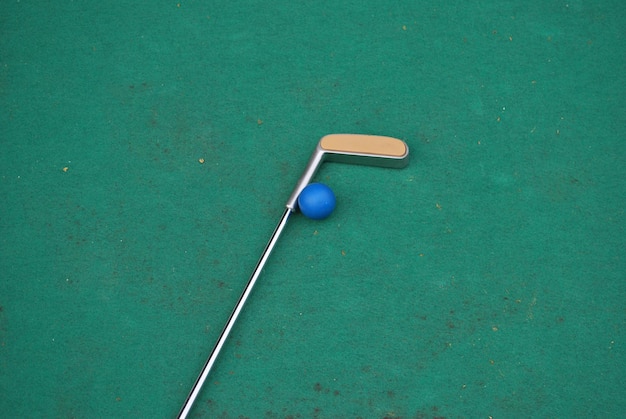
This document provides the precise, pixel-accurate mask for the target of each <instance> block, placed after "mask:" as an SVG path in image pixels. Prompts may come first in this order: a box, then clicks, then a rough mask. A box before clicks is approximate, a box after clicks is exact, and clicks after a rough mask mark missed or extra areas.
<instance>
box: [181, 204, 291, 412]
mask: <svg viewBox="0 0 626 419" xmlns="http://www.w3.org/2000/svg"><path fill="white" fill-rule="evenodd" d="M291 213H292V210H291V209H289V208H287V209H286V210H285V212H284V213H283V216H282V217H281V219H280V222H279V223H278V225H277V226H276V229H275V230H274V233H272V237H271V238H270V241H269V242H268V243H267V245H266V246H265V250H263V254H262V255H261V258H260V259H259V261H258V262H257V264H256V267H255V268H254V271H253V272H252V276H250V280H249V281H248V284H247V285H246V288H245V289H244V290H243V293H242V294H241V297H239V301H237V305H236V306H235V309H234V310H233V312H232V313H231V315H230V317H229V318H228V321H227V322H226V325H225V326H224V330H222V333H221V334H220V337H219V339H218V340H217V343H216V344H215V347H214V348H213V350H212V351H211V355H210V356H209V359H207V361H206V363H205V364H204V367H203V368H202V372H201V373H200V375H199V376H198V378H197V380H196V382H195V384H194V385H193V387H192V389H191V392H190V393H189V396H187V400H185V404H184V405H183V407H182V409H181V410H180V413H179V414H178V417H179V418H181V419H184V418H186V417H187V415H188V414H189V411H190V410H191V407H192V406H193V403H194V402H195V400H196V398H197V397H198V394H199V393H200V390H201V389H202V386H203V385H204V382H205V381H206V379H207V377H208V375H209V371H210V370H211V367H213V364H214V363H215V360H216V359H217V356H218V355H219V353H220V350H221V349H222V347H223V346H224V343H225V342H226V339H227V338H228V334H229V333H230V331H231V329H232V328H233V325H234V324H235V322H236V321H237V317H238V316H239V313H241V309H242V308H243V306H244V304H245V303H246V300H247V299H248V297H249V296H250V292H251V291H252V287H254V284H255V283H256V281H257V279H259V275H260V274H261V271H262V270H263V266H265V262H267V259H268V258H269V256H270V253H272V249H274V246H275V245H276V242H277V241H278V238H279V237H280V234H281V233H282V231H283V229H284V228H285V225H286V224H287V220H288V219H289V215H291Z"/></svg>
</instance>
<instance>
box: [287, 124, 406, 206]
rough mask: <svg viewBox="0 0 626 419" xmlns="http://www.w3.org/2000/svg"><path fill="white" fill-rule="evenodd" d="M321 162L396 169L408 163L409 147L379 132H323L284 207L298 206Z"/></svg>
mask: <svg viewBox="0 0 626 419" xmlns="http://www.w3.org/2000/svg"><path fill="white" fill-rule="evenodd" d="M324 161H331V162H338V163H349V164H362V165H368V166H378V167H390V168H396V169H399V168H402V167H404V166H406V165H407V164H408V163H409V147H408V146H407V145H406V143H405V142H404V141H402V140H399V139H397V138H393V137H384V136H380V135H363V134H331V135H326V136H325V137H322V139H321V140H320V142H319V143H318V144H317V147H316V148H315V151H314V152H313V155H312V156H311V159H310V160H309V163H308V164H307V166H306V169H305V170H304V173H303V174H302V176H301V177H300V180H298V183H297V184H296V187H295V189H294V190H293V192H292V193H291V196H290V197H289V200H288V201H287V205H286V206H287V208H289V209H290V210H292V211H295V210H296V209H297V207H298V196H299V195H300V192H302V190H303V189H304V188H305V187H306V185H308V184H309V183H310V181H311V179H312V178H313V176H315V173H316V172H317V170H318V169H319V167H320V166H321V164H322V163H323V162H324Z"/></svg>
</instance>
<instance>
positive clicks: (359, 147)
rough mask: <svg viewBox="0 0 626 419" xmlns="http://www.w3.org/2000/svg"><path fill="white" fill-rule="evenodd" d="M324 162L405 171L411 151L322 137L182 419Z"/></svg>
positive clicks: (362, 138) (367, 139) (372, 139)
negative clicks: (302, 196) (303, 192)
mask: <svg viewBox="0 0 626 419" xmlns="http://www.w3.org/2000/svg"><path fill="white" fill-rule="evenodd" d="M325 161H330V162H339V163H350V164H362V165H369V166H378V167H391V168H402V167H404V166H406V165H407V164H408V162H409V147H408V146H407V145H406V143H405V142H404V141H402V140H399V139H397V138H392V137H383V136H379V135H362V134H331V135H327V136H325V137H322V139H321V140H320V142H319V143H318V144H317V147H316V148H315V151H314V152H313V155H312V156H311V159H310V160H309V163H308V164H307V166H306V169H305V170H304V173H303V174H302V176H301V177H300V180H298V183H297V184H296V187H295V188H294V190H293V192H292V193H291V196H290V197H289V200H288V201H287V204H286V205H285V206H286V209H285V211H284V213H283V215H282V217H281V219H280V221H279V223H278V225H277V226H276V229H275V230H274V233H272V237H271V238H270V241H269V242H268V243H267V245H266V246H265V250H263V254H261V258H260V259H259V261H258V262H257V264H256V267H255V268H254V271H253V272H252V276H251V277H250V280H249V281H248V284H247V285H246V288H245V289H244V290H243V293H242V294H241V297H239V301H238V302H237V305H236V306H235V309H234V310H233V312H232V313H231V315H230V317H229V318H228V321H227V322H226V325H225V326H224V330H223V331H222V333H221V335H220V337H219V339H218V340H217V343H216V344H215V347H214V348H213V351H211V355H210V356H209V358H208V359H207V361H206V363H205V364H204V367H203V368H202V372H201V373H200V375H199V376H198V378H197V379H196V382H195V384H194V385H193V387H192V389H191V392H190V393H189V396H187V400H185V404H184V405H183V407H182V409H181V411H180V413H179V414H178V417H179V418H186V417H187V415H188V414H189V412H190V410H191V408H192V406H193V403H194V402H195V400H196V398H197V397H198V394H199V393H200V390H201V389H202V386H203V385H204V382H205V381H206V379H207V376H208V375H209V371H210V370H211V367H213V364H214V363H215V360H216V359H217V356H218V355H219V353H220V350H221V349H222V347H223V346H224V343H225V342H226V339H227V338H228V335H229V333H230V331H231V329H232V328H233V325H234V324H235V322H236V321H237V317H238V316H239V313H241V310H242V308H243V306H244V304H245V303H246V300H247V299H248V297H249V296H250V292H251V291H252V288H253V287H254V284H255V283H256V281H257V279H258V278H259V275H260V274H261V271H262V270H263V266H265V263H266V262H267V259H268V258H269V256H270V253H272V250H273V249H274V246H275V245H276V242H277V241H278V238H279V237H280V234H281V233H282V231H283V229H284V228H285V225H286V224H287V220H289V216H290V215H291V214H292V213H293V212H296V211H297V210H298V196H299V195H300V192H302V190H303V189H304V188H305V187H306V186H307V185H308V184H309V182H310V181H311V179H312V178H313V176H315V173H317V170H318V169H319V167H320V166H321V164H322V163H323V162H325Z"/></svg>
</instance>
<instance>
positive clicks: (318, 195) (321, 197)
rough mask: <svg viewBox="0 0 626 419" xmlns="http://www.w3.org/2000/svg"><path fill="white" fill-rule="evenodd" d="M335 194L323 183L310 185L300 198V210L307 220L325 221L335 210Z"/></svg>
mask: <svg viewBox="0 0 626 419" xmlns="http://www.w3.org/2000/svg"><path fill="white" fill-rule="evenodd" d="M335 202H336V201H335V194H334V193H333V191H332V190H331V189H330V188H329V187H328V186H326V185H324V184H321V183H310V184H308V185H307V186H306V187H305V188H304V189H303V190H302V192H300V196H298V208H300V212H302V214H304V215H305V217H307V218H311V219H313V220H323V219H324V218H326V217H328V216H329V215H330V214H331V213H332V212H333V210H334V209H335Z"/></svg>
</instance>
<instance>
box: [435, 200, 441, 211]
mask: <svg viewBox="0 0 626 419" xmlns="http://www.w3.org/2000/svg"><path fill="white" fill-rule="evenodd" d="M435 206H436V207H437V209H438V210H441V204H440V203H439V202H437V203H436V204H435Z"/></svg>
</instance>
